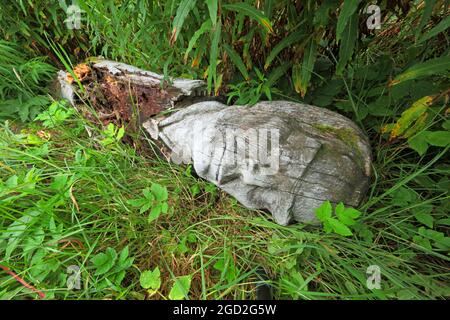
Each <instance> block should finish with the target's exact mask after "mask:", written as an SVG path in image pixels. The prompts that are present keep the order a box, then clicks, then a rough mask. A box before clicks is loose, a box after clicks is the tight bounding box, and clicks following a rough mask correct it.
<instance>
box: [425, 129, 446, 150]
mask: <svg viewBox="0 0 450 320" xmlns="http://www.w3.org/2000/svg"><path fill="white" fill-rule="evenodd" d="M425 133H426V135H425V140H426V141H427V142H428V143H429V144H430V145H432V146H435V147H446V146H448V145H449V144H450V131H426V132H425Z"/></svg>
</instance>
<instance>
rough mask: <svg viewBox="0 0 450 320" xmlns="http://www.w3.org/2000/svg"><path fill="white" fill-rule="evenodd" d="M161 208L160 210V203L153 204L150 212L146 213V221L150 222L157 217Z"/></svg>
mask: <svg viewBox="0 0 450 320" xmlns="http://www.w3.org/2000/svg"><path fill="white" fill-rule="evenodd" d="M161 210H162V206H161V205H156V206H154V207H153V208H152V210H151V211H150V214H149V215H148V219H147V221H148V222H149V223H150V222H152V221H154V220H156V219H158V218H159V216H160V214H161Z"/></svg>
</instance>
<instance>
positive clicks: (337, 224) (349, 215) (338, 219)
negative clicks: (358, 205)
mask: <svg viewBox="0 0 450 320" xmlns="http://www.w3.org/2000/svg"><path fill="white" fill-rule="evenodd" d="M315 213H316V216H317V218H318V219H319V221H320V222H322V224H323V229H324V231H325V232H326V233H331V232H334V233H336V234H339V235H342V236H351V235H353V232H352V231H351V229H350V228H352V226H355V224H356V220H355V219H357V218H359V217H360V216H361V212H360V211H358V210H356V209H354V208H351V207H347V208H346V207H345V206H344V204H343V203H342V202H340V203H338V204H337V205H336V207H335V208H334V213H335V216H334V217H333V214H332V213H333V208H332V205H331V203H330V201H325V202H324V203H323V204H322V205H321V206H320V207H319V208H317V209H316V210H315Z"/></svg>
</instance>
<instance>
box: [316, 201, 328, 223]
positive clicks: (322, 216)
mask: <svg viewBox="0 0 450 320" xmlns="http://www.w3.org/2000/svg"><path fill="white" fill-rule="evenodd" d="M314 211H315V213H316V216H317V218H318V219H319V220H320V221H322V222H325V221H327V220H328V219H329V218H331V211H332V207H331V203H330V201H328V200H327V201H325V202H324V203H322V205H321V206H320V207H319V208H317V209H315V210H314Z"/></svg>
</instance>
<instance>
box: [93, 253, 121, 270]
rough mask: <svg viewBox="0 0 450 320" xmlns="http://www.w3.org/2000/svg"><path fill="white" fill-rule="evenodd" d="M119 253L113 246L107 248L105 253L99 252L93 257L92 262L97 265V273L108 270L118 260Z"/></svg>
mask: <svg viewBox="0 0 450 320" xmlns="http://www.w3.org/2000/svg"><path fill="white" fill-rule="evenodd" d="M116 259H117V253H116V251H115V250H114V249H113V248H107V249H106V251H105V252H104V253H103V252H102V253H99V254H97V255H95V256H94V257H92V259H91V262H92V263H93V264H94V266H95V267H96V269H97V270H96V271H95V275H102V274H105V273H106V272H108V271H109V270H110V269H111V268H112V267H113V266H114V263H115V262H116Z"/></svg>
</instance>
